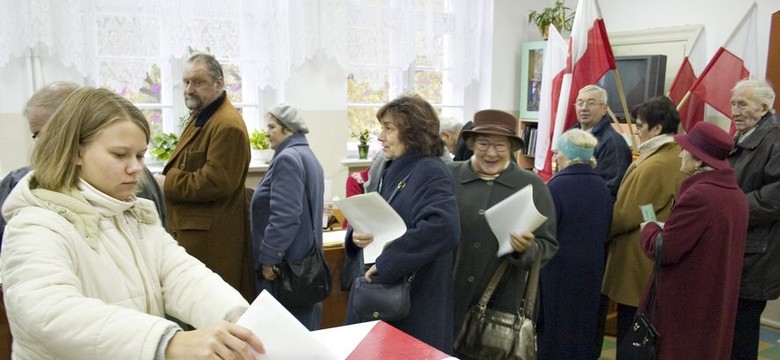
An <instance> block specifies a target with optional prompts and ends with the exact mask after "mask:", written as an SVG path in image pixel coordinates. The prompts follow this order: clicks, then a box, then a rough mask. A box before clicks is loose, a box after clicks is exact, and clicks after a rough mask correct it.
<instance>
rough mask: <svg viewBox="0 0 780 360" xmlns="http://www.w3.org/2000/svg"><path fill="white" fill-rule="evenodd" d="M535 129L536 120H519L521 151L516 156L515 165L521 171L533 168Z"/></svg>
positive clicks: (536, 127)
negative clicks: (521, 169) (521, 140)
mask: <svg viewBox="0 0 780 360" xmlns="http://www.w3.org/2000/svg"><path fill="white" fill-rule="evenodd" d="M537 129H538V126H537V122H536V119H522V118H521V119H520V138H521V139H523V149H522V152H519V153H518V154H517V164H518V165H520V167H522V168H523V169H527V170H531V169H533V167H534V152H535V151H536V133H537Z"/></svg>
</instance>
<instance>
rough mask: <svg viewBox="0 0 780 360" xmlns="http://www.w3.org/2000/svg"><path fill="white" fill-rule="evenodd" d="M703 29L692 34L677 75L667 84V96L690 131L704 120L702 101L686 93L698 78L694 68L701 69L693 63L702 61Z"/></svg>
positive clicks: (685, 128) (684, 125) (684, 126)
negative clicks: (692, 37)
mask: <svg viewBox="0 0 780 360" xmlns="http://www.w3.org/2000/svg"><path fill="white" fill-rule="evenodd" d="M703 29H704V28H701V29H699V31H698V32H697V33H696V35H694V36H695V38H694V40H693V45H691V47H689V48H688V49H687V51H686V52H685V57H684V58H683V61H682V64H680V69H679V70H677V75H675V76H674V80H672V85H671V86H669V98H670V99H672V102H673V103H674V104H675V105H677V106H678V109H677V110H678V111H679V112H680V123H681V124H682V126H683V129H684V130H685V131H690V129H691V128H692V127H693V125H695V124H696V123H697V122H699V121H702V120H704V101H702V100H701V99H700V98H699V97H698V96H696V95H693V94H690V93H688V90H689V89H690V88H691V86H693V84H694V83H695V82H696V80H697V79H698V78H697V76H696V68H698V69H699V70H701V67H696V68H695V67H694V64H697V65H700V64H703V63H704V61H703V60H704V59H703V57H704V41H701V37H702V36H701V34H702V32H703ZM686 93H688V98H687V99H686V100H685V102H684V103H682V104H681V101H682V100H683V98H685V95H686ZM680 105H682V106H680Z"/></svg>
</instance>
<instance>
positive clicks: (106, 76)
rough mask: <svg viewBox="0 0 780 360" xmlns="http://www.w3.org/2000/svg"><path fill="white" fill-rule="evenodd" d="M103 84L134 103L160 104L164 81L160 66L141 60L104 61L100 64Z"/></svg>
mask: <svg viewBox="0 0 780 360" xmlns="http://www.w3.org/2000/svg"><path fill="white" fill-rule="evenodd" d="M100 65H101V66H100V78H101V79H102V86H103V87H105V88H108V89H110V90H112V91H114V92H116V93H117V94H119V95H121V96H123V97H125V98H126V99H127V100H130V102H132V103H134V104H160V103H161V102H162V95H161V91H162V87H163V86H165V84H163V82H162V76H161V74H160V67H159V66H158V65H157V64H151V65H146V64H144V63H141V62H118V61H117V62H113V61H104V62H102V63H101V64H100Z"/></svg>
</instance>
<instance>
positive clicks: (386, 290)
mask: <svg viewBox="0 0 780 360" xmlns="http://www.w3.org/2000/svg"><path fill="white" fill-rule="evenodd" d="M412 280H414V274H412V275H411V276H408V277H406V278H404V280H403V281H401V282H399V283H393V284H381V283H377V282H368V281H366V278H365V277H364V276H361V277H358V278H357V279H355V286H354V287H353V288H352V307H353V308H354V309H355V313H356V314H357V316H358V319H360V321H361V322H363V321H373V320H384V321H398V320H401V319H403V318H405V317H406V315H409V308H410V307H411V304H412V300H411V294H410V292H411V290H412Z"/></svg>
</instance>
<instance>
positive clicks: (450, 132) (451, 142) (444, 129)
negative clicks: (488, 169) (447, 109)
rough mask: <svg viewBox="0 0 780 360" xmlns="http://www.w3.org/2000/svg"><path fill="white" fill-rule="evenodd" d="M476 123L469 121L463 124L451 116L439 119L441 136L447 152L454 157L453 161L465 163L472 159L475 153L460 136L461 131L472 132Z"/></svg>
mask: <svg viewBox="0 0 780 360" xmlns="http://www.w3.org/2000/svg"><path fill="white" fill-rule="evenodd" d="M473 126H474V123H473V122H471V121H469V122H467V123H466V124H463V123H462V122H461V121H460V120H458V119H456V118H454V117H451V116H442V117H440V118H439V136H441V139H442V140H443V141H444V145H446V146H447V151H449V152H450V154H452V156H453V159H452V160H453V161H464V160H468V159H469V158H471V155H472V154H473V153H474V152H473V151H471V150H469V148H468V146H467V145H466V141H465V140H463V137H462V136H460V134H461V131H463V130H471V128H472V127H473Z"/></svg>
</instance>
